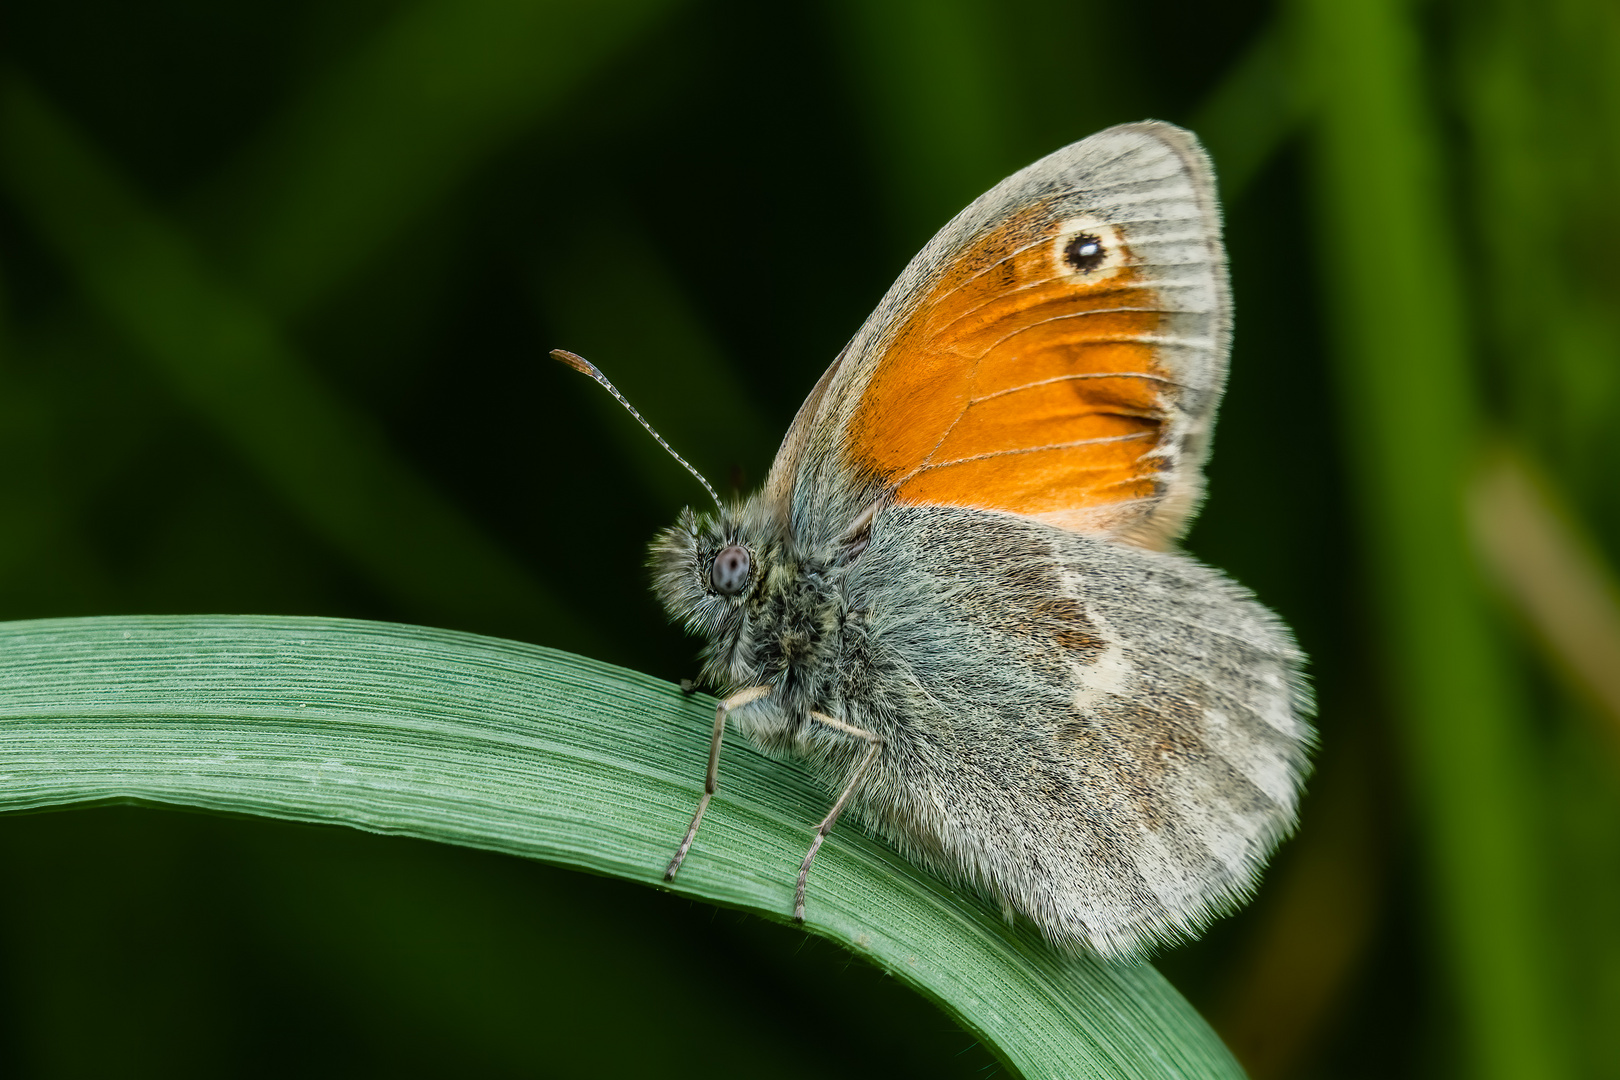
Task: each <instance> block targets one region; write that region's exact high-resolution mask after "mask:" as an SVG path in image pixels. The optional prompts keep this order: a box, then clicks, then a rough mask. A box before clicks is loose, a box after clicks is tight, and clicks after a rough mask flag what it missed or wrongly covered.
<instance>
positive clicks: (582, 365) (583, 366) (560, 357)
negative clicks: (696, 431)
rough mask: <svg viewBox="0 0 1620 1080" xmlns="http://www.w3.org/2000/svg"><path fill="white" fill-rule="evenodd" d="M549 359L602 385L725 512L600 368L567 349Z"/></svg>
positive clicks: (554, 351) (711, 489) (710, 490)
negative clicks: (565, 365)
mask: <svg viewBox="0 0 1620 1080" xmlns="http://www.w3.org/2000/svg"><path fill="white" fill-rule="evenodd" d="M551 358H552V359H553V360H557V361H560V362H561V363H564V364H567V365H568V366H569V367H571V368H573V369H574V370H575V371H577V372H579V373H580V374H581V375H589V376H590V377H591V378H593V379H595V380H596V381H597V382H598V383H601V384H602V389H604V390H606V391H607V392H608V393H610V394H612V395H613V396H614V398H616V399H617V400H618V402H619V404H620V405H623V406H624V407H625V410H626V411H627V412H629V413H630V415H631V416H633V417H635V418H636V423H638V424H640V425H641V426H642V427H644V428H646V429H647V434H649V435H651V436H652V437H653V438H655V439H657V440H658V445H659V446H662V447H663V448H664V449H665V450H667V451H668V452H669V456H670V457H672V458H674V459H675V460H676V461H678V462H680V463H681V468H683V469H685V470H686V471H687V472H689V473H691V474H692V475H693V476H694V477H696V478H697V482H698V483H700V484H702V485H703V490H704V491H707V492H708V493H709V498H711V499H713V500H714V505H715V506H716V507H719V509H720V510H722V511H724V510H725V507H723V506H720V496H718V495H716V494H715V493H714V486H713V485H711V484H710V483H709V482H708V481H707V480H705V479H704V478H703V474H702V473H700V472H698V471H697V470H696V469H694V468H692V466H691V464H689V463H688V462H687V460H686V459H685V458H683V457H681V455H679V454H677V453H676V452H675V448H674V447H673V446H670V445H669V443H667V442H665V441H664V437H663V436H662V435H660V434H658V432H657V431H655V430H654V429H653V426H652V425H651V424H649V423H647V421H646V420H645V419H643V418H642V415H641V414H640V413H638V412H636V407H635V406H634V405H632V404H630V403H629V402H628V401H626V400H625V398H624V395H623V394H621V393H619V388H618V387H617V386H614V385H613V384H612V383H610V382H608V377H607V376H606V375H604V374H602V372H601V369H600V368H598V367H597V366H596V365H595V364H593V363H591V362H590V361H589V360H587V359H585V358H584V357H583V356H580V355H578V354H577V353H571V352H569V351H568V350H567V349H552V350H551Z"/></svg>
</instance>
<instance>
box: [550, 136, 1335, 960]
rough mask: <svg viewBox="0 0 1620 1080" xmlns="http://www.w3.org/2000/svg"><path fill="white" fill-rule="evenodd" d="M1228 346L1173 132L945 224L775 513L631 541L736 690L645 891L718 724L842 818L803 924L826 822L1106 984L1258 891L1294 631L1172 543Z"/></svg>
mask: <svg viewBox="0 0 1620 1080" xmlns="http://www.w3.org/2000/svg"><path fill="white" fill-rule="evenodd" d="M1231 321H1232V320H1231V298H1230V292H1229V288H1228V283H1227V273H1226V256H1225V252H1224V250H1223V248H1222V245H1221V222H1220V211H1219V208H1218V207H1217V204H1216V198H1215V186H1214V179H1213V175H1212V172H1211V168H1210V163H1209V159H1208V157H1207V156H1206V155H1205V154H1204V151H1203V149H1202V148H1201V147H1200V146H1199V145H1198V141H1197V139H1195V138H1194V137H1193V135H1192V134H1191V133H1189V132H1187V131H1184V130H1182V129H1180V128H1177V127H1174V126H1171V125H1169V124H1163V123H1152V122H1150V123H1141V124H1125V125H1121V126H1119V127H1113V128H1109V129H1108V130H1106V131H1103V132H1099V133H1098V134H1096V135H1093V136H1091V137H1090V138H1088V139H1084V140H1082V141H1080V142H1077V143H1075V144H1073V145H1072V146H1068V147H1065V148H1064V149H1062V150H1059V151H1058V152H1056V153H1055V154H1052V155H1051V156H1049V157H1046V158H1043V159H1042V160H1040V161H1037V162H1036V163H1035V164H1033V165H1031V166H1029V167H1028V168H1027V169H1024V170H1023V171H1022V172H1019V173H1017V174H1015V175H1013V176H1011V177H1009V178H1008V179H1006V180H1004V181H1003V182H1002V183H1000V184H999V185H997V186H996V187H995V188H994V189H992V190H991V191H989V192H988V193H986V194H985V195H983V196H981V197H980V198H979V199H978V200H977V201H976V202H974V203H973V205H971V206H969V207H968V208H967V209H966V210H964V211H962V213H960V214H958V215H957V216H956V218H955V219H954V220H952V221H951V222H950V224H948V225H946V226H945V228H944V229H943V230H942V231H941V232H940V233H939V235H937V236H935V237H934V238H933V240H931V241H930V242H929V244H928V246H927V247H925V248H923V250H922V253H921V254H919V255H918V256H917V257H916V258H915V259H913V260H912V262H911V265H910V266H908V267H907V268H906V270H905V272H904V273H903V274H901V275H900V280H899V281H897V282H895V284H894V286H893V288H891V289H890V290H889V292H888V294H887V295H886V296H885V297H884V298H883V300H882V302H881V303H880V304H879V305H878V308H877V311H876V312H874V313H873V315H872V317H871V318H869V319H868V320H867V321H866V325H865V326H863V327H861V329H860V332H859V333H857V334H856V335H855V337H854V339H853V340H852V341H851V342H850V343H849V344H848V345H847V346H845V348H844V351H843V352H842V353H840V354H839V356H838V358H837V359H836V360H834V361H833V364H832V366H831V367H830V368H828V369H827V372H826V374H824V375H823V376H822V377H821V380H820V381H819V382H818V383H816V385H815V388H814V389H812V390H811V391H810V396H809V398H808V399H807V400H806V401H805V403H804V405H803V407H802V408H801V409H800V410H799V414H798V417H797V419H795V420H794V422H793V426H792V427H791V428H790V429H789V430H788V433H787V437H786V438H785V439H784V440H783V441H782V448H781V450H780V451H779V452H778V454H777V457H776V461H775V464H774V465H773V466H772V467H771V472H770V476H769V478H768V479H767V480H766V483H765V486H764V488H763V489H762V490H761V491H759V492H758V493H756V494H755V495H753V496H752V497H751V498H749V499H747V500H746V501H744V502H742V503H741V504H739V505H731V506H728V505H723V504H721V503H720V500H719V499H718V498H716V499H715V503H716V506H717V510H716V511H715V512H714V513H712V514H710V513H701V514H700V513H694V512H693V511H691V510H687V511H685V512H683V513H682V515H681V518H680V520H679V522H678V523H677V524H676V525H675V526H674V527H673V528H671V529H669V530H667V531H665V532H664V533H662V534H661V535H660V536H658V538H657V539H656V540H655V541H654V542H653V545H652V567H653V573H654V578H655V587H656V590H657V593H658V596H659V598H660V599H661V600H662V601H663V603H664V606H665V607H666V608H667V609H668V610H669V613H670V615H671V616H672V617H673V618H675V619H677V620H679V621H680V622H682V623H684V624H685V626H686V627H687V629H688V630H689V631H691V632H693V633H695V634H697V635H699V636H701V637H703V638H706V639H707V641H708V645H707V648H706V649H705V650H704V658H705V659H704V667H703V673H704V676H705V679H706V680H707V681H708V682H709V683H710V684H711V685H713V686H715V687H717V688H719V689H720V690H721V691H722V692H723V693H724V694H725V698H724V700H723V701H721V702H720V706H719V708H718V709H717V710H716V713H715V721H714V737H713V740H712V742H711V745H710V751H709V770H708V779H707V782H706V784H705V785H704V793H703V796H702V799H701V800H700V801H699V803H698V807H697V812H696V813H695V814H694V815H693V817H692V824H691V827H690V828H689V829H688V830H687V832H686V836H685V838H684V839H683V840H682V841H681V843H680V845H679V847H678V849H677V850H676V852H675V857H674V858H673V859H672V860H671V861H670V864H669V868H668V870H667V872H666V874H665V878H666V880H668V879H673V878H674V876H675V874H676V873H677V872H678V871H679V870H680V868H681V864H682V862H683V861H684V860H685V859H687V858H688V857H689V856H691V857H701V848H700V849H698V853H697V855H695V856H694V855H693V854H692V850H693V849H692V844H693V840H694V839H695V837H696V836H697V833H698V827H699V825H701V824H702V821H703V812H704V810H705V809H707V807H708V805H709V800H710V798H711V797H712V796H713V794H714V791H715V786H716V783H717V777H716V770H717V764H718V761H719V752H720V741H721V739H722V737H723V736H724V734H725V729H726V725H727V723H728V722H729V723H731V724H734V725H736V727H737V730H738V731H740V732H741V733H742V734H744V735H746V736H747V737H748V738H749V739H751V740H752V741H753V742H754V743H755V744H756V745H758V746H759V747H760V748H761V749H763V750H765V751H767V752H770V753H781V754H789V755H792V756H794V757H797V758H799V759H801V760H803V761H805V762H806V763H808V764H809V766H810V767H811V768H812V769H813V770H814V771H815V773H816V774H817V775H818V776H819V777H820V778H821V779H822V780H823V781H824V782H825V783H826V786H827V790H828V791H829V793H830V794H831V796H832V798H833V802H832V806H831V809H830V810H829V811H828V812H827V816H826V818H825V819H824V820H823V821H822V822H821V824H820V826H819V827H818V828H817V830H816V833H815V837H814V839H813V840H812V841H811V844H810V848H809V851H808V853H807V854H806V855H805V857H804V862H803V863H802V865H800V867H799V872H798V883H797V890H796V894H795V898H794V910H793V914H794V917H795V918H796V919H803V917H804V905H805V884H806V880H807V876H808V874H809V871H810V867H811V863H812V862H813V861H814V859H815V856H816V851H817V850H818V849H819V848H820V846H821V843H822V841H823V840H824V839H825V838H826V836H827V833H828V831H829V830H830V829H832V827H833V825H834V823H835V822H836V821H837V820H838V817H839V815H840V814H841V813H842V812H843V811H844V810H846V809H848V810H850V811H852V812H854V813H856V814H858V815H859V816H860V817H861V818H862V819H864V820H865V821H866V822H868V823H869V824H870V825H871V826H872V827H873V828H874V829H876V830H877V831H878V832H879V833H881V834H882V835H883V836H885V837H887V838H888V839H889V840H890V841H891V842H892V843H894V844H895V845H896V846H897V847H898V848H899V849H900V851H901V852H902V853H904V854H905V855H906V856H907V857H908V858H910V859H911V860H913V861H915V862H917V863H919V864H921V865H923V866H926V867H928V868H930V869H931V870H933V871H935V872H937V873H938V874H940V875H942V876H944V877H945V878H947V879H949V880H951V881H953V882H957V883H961V884H965V885H968V886H971V887H976V888H978V889H981V890H983V891H984V892H985V893H987V894H989V895H990V896H991V897H993V898H994V899H995V900H997V901H998V902H999V903H1000V904H1001V906H1002V908H1003V909H1004V910H1005V911H1006V912H1007V913H1008V915H1009V916H1011V915H1012V914H1013V913H1014V912H1017V913H1021V914H1023V915H1025V916H1027V917H1028V918H1029V919H1030V920H1032V921H1033V922H1034V923H1035V924H1036V925H1037V926H1039V927H1040V928H1041V929H1042V930H1043V931H1045V933H1046V935H1047V936H1048V937H1049V938H1050V939H1051V940H1052V941H1054V942H1055V943H1057V944H1058V945H1059V946H1062V947H1066V948H1069V949H1084V950H1089V951H1091V952H1094V953H1096V954H1098V955H1101V956H1104V957H1130V956H1134V955H1136V954H1138V953H1140V952H1141V951H1142V950H1143V949H1144V948H1146V947H1148V946H1151V945H1154V944H1158V943H1164V942H1170V941H1175V940H1179V939H1182V938H1185V937H1188V936H1190V935H1192V934H1195V933H1196V932H1197V931H1199V930H1200V929H1201V928H1202V927H1203V926H1204V925H1205V924H1207V923H1208V922H1209V921H1210V920H1211V919H1212V918H1214V917H1216V916H1217V915H1219V914H1221V913H1222V912H1223V911H1225V910H1227V909H1229V908H1230V907H1232V906H1233V905H1234V904H1236V903H1237V902H1239V901H1240V900H1242V899H1243V898H1245V897H1247V896H1248V895H1249V894H1250V893H1251V892H1252V891H1253V889H1254V887H1255V879H1256V877H1257V875H1258V874H1259V872H1260V869H1261V867H1262V865H1263V864H1264V863H1265V861H1266V859H1267V858H1268V857H1269V856H1270V854H1271V852H1272V850H1273V849H1274V848H1275V847H1276V845H1277V843H1278V842H1279V841H1280V840H1281V839H1282V838H1283V837H1284V836H1286V835H1287V834H1288V833H1289V831H1290V830H1291V829H1292V828H1293V826H1294V821H1295V814H1296V808H1297V806H1298V802H1299V794H1300V786H1301V782H1302V780H1303V777H1304V774H1305V772H1306V770H1307V753H1308V750H1309V748H1310V744H1311V742H1312V739H1313V734H1312V730H1311V726H1310V723H1309V721H1308V719H1307V717H1308V715H1309V712H1310V700H1309V693H1308V691H1307V688H1306V685H1305V682H1304V679H1303V676H1302V675H1301V672H1300V667H1301V664H1302V662H1303V659H1304V658H1303V656H1302V655H1301V653H1300V652H1299V650H1298V649H1297V648H1296V647H1295V645H1294V642H1293V640H1292V638H1291V637H1290V635H1289V632H1288V630H1287V629H1286V628H1285V627H1284V626H1283V625H1282V623H1281V622H1280V621H1279V620H1278V619H1277V618H1276V616H1274V615H1273V614H1272V613H1271V612H1270V611H1268V610H1267V609H1266V608H1264V607H1262V606H1261V605H1260V604H1259V603H1258V602H1256V601H1255V600H1254V598H1253V597H1252V596H1251V595H1250V594H1249V593H1248V592H1246V591H1245V590H1243V589H1242V588H1241V587H1239V586H1238V585H1236V584H1234V583H1233V582H1232V581H1230V580H1228V579H1227V578H1226V577H1224V576H1222V575H1221V574H1220V573H1219V572H1218V571H1215V570H1212V569H1210V568H1209V567H1207V566H1204V565H1203V564H1201V563H1199V562H1198V561H1197V560H1195V559H1193V558H1192V557H1191V556H1189V555H1186V554H1184V553H1182V552H1180V551H1177V550H1176V549H1175V541H1176V539H1177V538H1178V537H1179V536H1181V535H1182V533H1183V532H1184V531H1185V530H1186V528H1187V525H1188V523H1189V521H1190V520H1191V518H1192V515H1193V513H1194V511H1195V510H1196V509H1197V507H1198V504H1199V500H1200V499H1201V498H1202V495H1203V488H1204V482H1203V476H1202V471H1201V470H1202V466H1203V462H1204V458H1205V456H1206V454H1207V453H1208V450H1209V443H1210V435H1211V431H1212V428H1213V426H1214V421H1215V408H1216V405H1217V403H1218V402H1219V400H1220V396H1221V390H1222V387H1223V385H1224V383H1225V380H1226V359H1227V351H1228V347H1229V344H1230V339H1231ZM553 355H554V356H556V357H557V358H558V359H560V360H563V361H565V362H567V363H569V364H570V365H572V366H574V367H575V368H577V369H578V370H580V371H583V372H585V373H586V374H589V375H591V376H592V377H593V378H595V379H597V380H598V381H599V382H601V383H602V384H603V385H604V386H607V387H608V389H609V390H612V386H611V385H610V384H609V383H608V382H607V380H606V379H605V378H603V377H602V375H601V372H599V371H597V370H596V369H595V368H594V367H593V366H591V365H590V364H589V363H587V362H586V361H584V360H582V359H580V358H579V357H577V356H574V355H573V354H571V353H565V352H557V353H554V354H553ZM613 393H614V394H615V396H618V392H617V391H613ZM619 400H620V401H621V402H623V400H624V399H623V398H622V397H620V399H619ZM627 407H628V406H627ZM631 411H632V412H634V410H633V409H632V410H631ZM637 418H638V419H639V416H638V417H637ZM643 424H645V421H643ZM648 430H651V428H650V427H649V429H648ZM655 435H656V433H655ZM659 441H660V442H663V440H662V439H660V440H659ZM665 448H666V449H668V446H667V444H666V447H665ZM671 453H673V451H671ZM677 459H679V457H678V455H677ZM681 463H682V464H683V465H685V464H686V463H685V462H684V461H682V462H681ZM687 468H688V469H689V470H691V466H689V465H688V466H687ZM692 471H693V475H694V476H696V475H697V473H696V471H695V470H692ZM698 479H699V481H700V482H702V483H703V485H704V487H705V488H708V490H709V494H710V495H711V496H713V495H714V489H713V488H712V487H711V486H710V485H709V484H708V482H707V481H704V480H703V478H702V477H701V476H699V477H698Z"/></svg>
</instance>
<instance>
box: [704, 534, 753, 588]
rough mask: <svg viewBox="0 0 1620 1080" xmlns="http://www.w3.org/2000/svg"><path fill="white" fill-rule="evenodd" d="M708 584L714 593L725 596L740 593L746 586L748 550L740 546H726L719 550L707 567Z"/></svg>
mask: <svg viewBox="0 0 1620 1080" xmlns="http://www.w3.org/2000/svg"><path fill="white" fill-rule="evenodd" d="M709 584H711V585H713V586H714V591H715V592H717V593H724V594H725V595H727V596H735V595H736V594H737V593H740V592H742V590H743V586H744V585H746V584H748V549H747V548H745V547H743V546H742V545H741V544H728V545H726V546H725V547H723V548H721V549H720V554H718V555H716V556H715V557H714V563H713V565H711V566H710V567H709Z"/></svg>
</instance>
